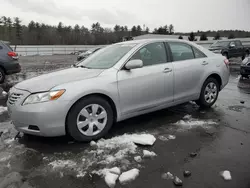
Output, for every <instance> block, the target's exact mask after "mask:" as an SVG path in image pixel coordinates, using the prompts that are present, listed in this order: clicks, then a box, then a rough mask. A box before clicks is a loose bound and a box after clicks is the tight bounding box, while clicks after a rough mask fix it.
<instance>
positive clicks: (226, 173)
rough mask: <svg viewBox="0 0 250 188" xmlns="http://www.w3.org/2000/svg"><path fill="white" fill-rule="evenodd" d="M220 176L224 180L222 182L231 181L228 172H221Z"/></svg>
mask: <svg viewBox="0 0 250 188" xmlns="http://www.w3.org/2000/svg"><path fill="white" fill-rule="evenodd" d="M220 175H221V176H222V177H223V178H224V180H227V181H228V180H231V179H232V177H231V173H230V172H229V171H228V170H225V171H222V172H221V173H220Z"/></svg>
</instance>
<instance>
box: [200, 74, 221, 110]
mask: <svg viewBox="0 0 250 188" xmlns="http://www.w3.org/2000/svg"><path fill="white" fill-rule="evenodd" d="M218 95H219V84H218V81H217V80H216V79H214V78H208V79H207V80H206V81H205V82H204V84H203V86H202V89H201V93H200V98H199V100H197V101H196V103H197V104H198V105H200V106H201V107H205V108H209V107H211V106H212V105H213V104H214V103H215V102H216V100H217V98H218Z"/></svg>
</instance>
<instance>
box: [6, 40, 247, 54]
mask: <svg viewBox="0 0 250 188" xmlns="http://www.w3.org/2000/svg"><path fill="white" fill-rule="evenodd" d="M241 41H242V44H243V45H250V39H249V38H247V39H244V40H243V39H241ZM196 43H197V44H199V45H201V46H203V47H205V48H209V46H210V45H211V44H213V43H214V41H197V42H196ZM104 46H106V45H37V46H35V45H18V46H16V52H17V53H18V54H19V55H23V56H32V55H53V54H54V55H55V54H64V55H65V54H74V53H77V52H79V51H86V50H88V49H91V48H97V47H104ZM11 47H12V48H13V49H15V46H11Z"/></svg>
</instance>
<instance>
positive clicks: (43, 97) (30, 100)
mask: <svg viewBox="0 0 250 188" xmlns="http://www.w3.org/2000/svg"><path fill="white" fill-rule="evenodd" d="M64 92H65V90H64V89H63V90H57V91H49V92H43V93H35V94H31V95H30V96H28V97H27V98H26V99H25V101H24V102H23V105H26V104H34V103H40V102H47V101H53V100H56V99H58V98H60V97H61V96H62V95H63V93H64Z"/></svg>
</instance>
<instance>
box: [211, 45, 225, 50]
mask: <svg viewBox="0 0 250 188" xmlns="http://www.w3.org/2000/svg"><path fill="white" fill-rule="evenodd" d="M222 48H223V47H222V46H215V47H210V48H209V50H210V51H214V50H221V49H222Z"/></svg>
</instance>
